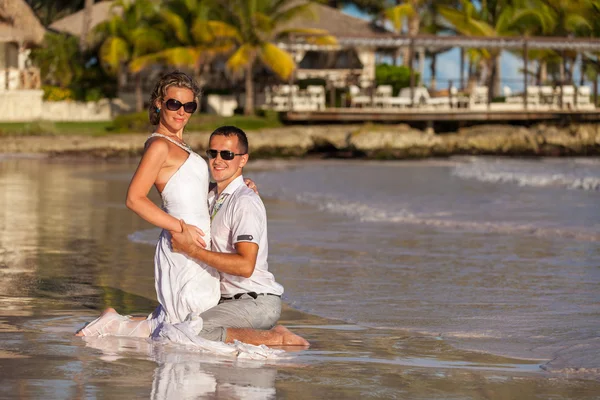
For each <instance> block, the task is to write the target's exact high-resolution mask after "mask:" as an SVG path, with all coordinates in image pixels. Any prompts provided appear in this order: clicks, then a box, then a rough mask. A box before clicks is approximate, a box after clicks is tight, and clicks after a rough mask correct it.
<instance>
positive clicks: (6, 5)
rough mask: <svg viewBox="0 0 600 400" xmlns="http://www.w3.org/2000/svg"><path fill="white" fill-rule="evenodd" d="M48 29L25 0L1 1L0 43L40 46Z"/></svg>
mask: <svg viewBox="0 0 600 400" xmlns="http://www.w3.org/2000/svg"><path fill="white" fill-rule="evenodd" d="M45 34H46V29H45V28H44V26H43V25H42V23H41V22H40V20H39V19H38V17H37V16H36V15H35V13H34V12H33V10H32V9H31V7H29V5H28V4H27V3H26V2H25V1H24V0H0V42H18V43H25V44H34V45H39V44H41V43H42V41H43V40H44V35H45Z"/></svg>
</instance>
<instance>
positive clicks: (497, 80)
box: [492, 53, 527, 97]
mask: <svg viewBox="0 0 600 400" xmlns="http://www.w3.org/2000/svg"><path fill="white" fill-rule="evenodd" d="M525 73H527V72H525ZM493 74H494V93H492V94H493V97H498V96H499V95H500V93H502V74H501V71H500V53H498V55H496V56H495V57H494V67H493Z"/></svg>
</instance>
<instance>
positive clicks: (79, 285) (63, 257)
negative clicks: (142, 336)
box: [0, 160, 600, 399]
mask: <svg viewBox="0 0 600 400" xmlns="http://www.w3.org/2000/svg"><path fill="white" fill-rule="evenodd" d="M133 168H134V165H133V164H131V165H128V164H106V163H101V164H86V163H66V162H58V161H47V160H46V161H39V160H38V161H36V160H33V161H32V160H11V161H10V162H5V163H4V164H2V165H0V179H2V180H3V182H4V185H5V189H6V191H7V192H8V193H9V194H7V195H6V196H0V209H3V210H5V211H4V214H3V215H4V217H3V219H2V222H1V223H2V224H3V230H2V232H3V233H2V234H0V398H14V397H18V398H22V399H33V398H110V399H113V398H124V399H131V398H149V397H150V398H154V399H161V398H186V397H187V398H198V397H200V398H203V397H204V398H234V399H235V398H243V399H247V398H250V399H252V398H262V399H264V398H267V399H268V398H461V399H464V398H476V399H479V398H485V399H507V398H515V397H518V398H569V399H572V398H576V399H595V398H597V397H598V395H597V394H598V393H600V382H599V381H598V380H597V376H599V375H598V374H596V375H595V376H596V378H594V377H592V379H589V380H583V379H581V378H583V377H584V375H582V374H580V373H579V371H558V373H553V372H551V371H550V372H549V371H544V370H543V369H541V368H540V365H543V364H544V363H545V362H546V361H547V360H531V359H526V360H519V359H517V358H509V357H499V356H494V355H491V354H489V353H484V352H477V351H467V350H464V349H460V348H457V347H455V346H453V343H452V342H451V338H449V337H448V336H445V335H441V336H440V335H436V334H431V335H425V334H419V333H417V332H414V331H406V330H402V329H397V328H394V327H388V328H383V327H379V328H373V327H368V326H364V325H362V326H361V325H359V324H358V323H357V324H347V323H344V322H340V321H334V320H329V319H325V318H319V317H316V316H314V315H310V314H306V313H303V312H300V311H297V310H293V309H289V308H288V309H285V310H284V313H283V315H282V321H281V322H282V323H283V324H284V325H286V326H289V327H290V328H291V329H293V330H294V331H297V332H298V333H300V334H301V335H302V336H304V337H306V338H307V339H308V340H309V341H310V342H311V343H312V346H311V348H310V349H309V350H304V351H300V352H298V353H293V354H290V359H287V360H284V361H283V362H281V361H278V362H276V363H268V364H263V363H257V362H255V361H248V362H240V361H239V360H235V359H227V358H217V357H215V356H208V355H203V354H199V353H196V352H189V351H187V350H185V349H172V348H171V349H164V348H159V347H157V346H154V345H152V344H150V343H147V342H145V341H137V340H136V339H116V340H115V338H105V339H104V340H103V341H101V342H95V343H94V342H93V341H87V339H86V340H85V341H84V340H82V339H81V338H75V337H73V333H74V332H75V330H77V329H78V328H80V327H81V326H82V325H83V324H84V323H85V322H87V321H89V320H90V319H93V318H94V317H95V316H96V315H97V310H98V309H102V308H103V307H105V306H106V305H112V306H115V307H116V308H117V309H118V311H120V312H122V313H125V314H129V313H132V314H144V313H147V312H149V311H151V310H152V309H153V308H154V305H155V304H156V303H155V297H154V284H153V277H152V272H153V271H152V270H153V268H152V265H153V264H152V256H153V254H152V253H153V252H152V248H151V247H150V246H148V245H146V244H140V243H135V242H131V241H129V240H128V239H127V236H128V235H130V234H131V233H133V232H141V231H146V230H147V229H149V228H150V227H149V226H148V225H147V224H145V223H143V222H142V221H141V220H140V219H139V218H138V217H136V216H135V215H133V214H132V213H130V212H129V211H128V210H126V209H125V207H124V206H122V202H123V198H124V193H125V190H126V187H127V184H128V182H129V179H130V177H131V171H132V169H133ZM292 206H293V207H296V206H295V205H292ZM277 207H280V208H279V211H278V208H277ZM271 209H272V210H273V211H272V213H271V215H270V219H271V220H272V221H273V222H274V223H275V224H276V225H274V227H275V228H277V227H278V225H277V224H279V225H280V226H279V227H280V228H281V226H283V225H285V224H288V225H286V226H285V227H284V228H286V229H279V231H278V232H281V234H282V235H285V234H288V235H291V233H290V230H289V229H287V226H289V224H290V223H294V221H292V222H290V221H287V220H285V218H289V214H287V213H284V212H282V211H281V210H282V209H281V205H277V204H275V205H274V206H273V207H272V208H271ZM6 210H11V211H14V214H20V215H12V214H13V213H11V212H9V211H6ZM15 210H16V211H15ZM284 211H285V210H284ZM278 212H279V213H280V214H285V215H283V216H281V217H280V218H279V217H278V214H277V213H278ZM310 212H311V213H312V211H310ZM272 217H273V218H272ZM306 220H307V221H308V222H310V223H316V222H319V223H321V224H322V221H314V220H311V219H310V218H307V219H306ZM278 221H279V222H278ZM334 222H335V221H334ZM332 224H333V222H332ZM332 226H333V225H332ZM317 228H318V226H316V227H315V228H314V230H316V229H317ZM310 231H311V232H312V231H313V227H310ZM331 240H333V239H331ZM335 240H338V239H335ZM285 243H294V238H293V237H290V238H289V240H287V242H284V243H283V245H284V244H285ZM378 243H380V242H378ZM411 243H417V242H410V241H405V242H402V243H399V244H395V243H394V244H393V246H392V248H396V247H400V246H404V247H403V248H404V249H409V250H410V249H411V247H410V246H411ZM467 244H468V243H467ZM283 245H282V249H281V250H280V251H286V249H285V247H283ZM300 245H302V243H300ZM415 246H417V244H415ZM336 249H337V247H336V248H335V249H334V250H336ZM313 250H314V255H320V254H321V253H323V252H324V250H319V249H316V250H315V249H313ZM525 250H526V249H525ZM525 250H523V251H525ZM361 251H362V250H361ZM319 252H320V253H319ZM339 253H340V252H339V251H337V250H336V251H335V256H336V257H338V258H339ZM358 253H359V250H358V248H357V250H356V254H354V253H351V252H349V256H348V260H347V261H348V264H344V263H341V266H340V267H339V269H340V270H341V271H342V272H340V274H342V273H343V274H344V276H349V277H350V278H351V279H352V281H351V286H350V287H345V288H344V291H340V293H346V292H347V293H349V294H351V295H352V296H354V298H359V299H360V301H361V302H362V303H364V302H366V301H375V300H376V299H374V298H373V297H367V296H364V297H357V296H356V293H359V292H360V290H359V289H361V288H362V287H363V285H364V284H365V280H366V279H367V278H369V274H370V273H371V269H370V268H367V267H368V266H366V267H365V269H357V268H354V270H352V269H351V268H348V266H349V265H351V263H355V264H356V263H359V262H360V261H361V258H360V257H367V256H369V254H363V255H361V254H358ZM430 253H431V252H430ZM434 255H435V254H434ZM359 256H360V257H359ZM430 256H431V254H430ZM540 256H541V255H540ZM399 257H400V256H399ZM402 257H404V258H406V257H409V258H410V254H409V255H408V256H407V255H406V254H403V255H402ZM323 258H326V257H323ZM313 259H318V257H314V258H313ZM278 261H279V262H276V263H274V264H276V266H277V268H278V269H279V271H278V272H279V276H281V277H282V278H284V277H285V276H286V274H288V275H292V274H293V275H300V274H299V273H298V272H297V271H296V270H294V269H293V268H295V267H296V266H301V267H302V271H303V272H302V276H303V277H305V278H310V279H313V280H312V281H311V282H313V283H315V282H319V279H321V280H322V282H323V283H321V284H320V285H321V287H327V288H329V289H331V288H333V287H334V286H335V285H341V283H339V282H338V283H336V282H334V281H333V279H332V275H327V276H324V275H323V269H324V268H327V269H328V270H332V269H333V268H336V265H337V264H333V263H332V264H325V263H324V262H322V261H319V262H318V263H317V264H314V265H311V264H310V260H309V261H306V260H305V259H300V260H299V261H298V262H297V263H296V264H293V265H291V266H290V272H287V273H286V271H285V270H284V268H285V267H286V263H285V260H281V259H280V260H278ZM409 261H410V260H409ZM409 261H406V260H404V261H403V262H405V263H407V262H409ZM395 271H396V272H398V271H399V270H395ZM401 271H402V272H403V273H406V274H411V273H413V271H412V270H411V269H409V268H405V269H402V270H401ZM390 274H391V272H390V273H389V274H387V275H386V277H388V279H389V277H390ZM438 275H439V274H438V271H432V272H431V278H435V277H437V276H438ZM416 276H417V275H416V274H414V277H416ZM469 276H470V277H471V279H473V277H474V275H473V274H471V275H469ZM477 276H478V275H476V276H475V278H476V277H477ZM481 276H482V279H483V277H485V276H486V275H481ZM408 278H410V276H408V275H406V276H403V277H402V279H398V280H397V281H394V280H390V282H388V283H389V285H390V287H393V289H394V290H397V291H398V290H400V291H402V290H404V289H405V288H404V287H402V286H401V284H403V285H410V284H414V282H420V281H419V280H417V278H414V280H411V279H408ZM428 278H429V276H428ZM482 282H483V280H482ZM485 282H488V283H489V281H485ZM471 284H472V285H479V286H482V285H481V284H480V283H479V282H477V281H475V282H472V283H470V285H471ZM313 286H314V287H312V288H307V285H306V281H305V280H298V281H297V282H296V283H295V284H289V285H288V286H287V288H288V289H289V292H290V293H291V292H293V291H294V290H297V291H298V292H300V291H302V292H306V293H309V292H310V290H308V289H315V288H318V287H319V286H318V285H317V284H314V285H313ZM460 287H461V288H462V286H460ZM469 287H471V286H469ZM378 289H381V287H378ZM408 289H409V288H408ZM432 292H433V291H429V292H428V293H432ZM331 304H339V306H340V307H344V306H345V305H344V303H343V302H342V301H341V300H340V297H339V294H338V295H336V296H335V297H333V298H332V299H331ZM402 304H403V305H404V306H405V307H406V308H407V310H406V312H405V313H404V314H403V315H404V316H405V318H406V316H407V315H410V314H408V313H409V312H418V309H416V308H413V307H412V304H411V303H410V302H406V303H402ZM590 304H592V303H590ZM330 307H332V306H331V305H330ZM345 307H346V308H347V305H346V306H345ZM433 311H435V312H443V311H445V310H437V309H436V310H433ZM590 315H593V314H590ZM484 339H485V338H484ZM573 344H574V345H575V346H574V347H573V349H574V350H577V351H583V352H585V349H584V348H581V347H579V348H578V347H576V345H577V343H573ZM578 349H579V350H578ZM577 357H579V358H581V356H577Z"/></svg>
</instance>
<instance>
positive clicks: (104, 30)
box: [95, 0, 165, 111]
mask: <svg viewBox="0 0 600 400" xmlns="http://www.w3.org/2000/svg"><path fill="white" fill-rule="evenodd" d="M112 10H113V15H112V16H111V18H110V19H109V20H108V21H105V22H103V23H102V24H99V25H98V26H97V27H96V30H95V31H96V33H98V34H99V35H100V36H101V37H102V45H101V46H100V50H99V58H100V63H101V65H102V67H103V68H104V69H105V70H106V71H107V72H108V73H109V74H111V75H116V76H117V77H119V78H120V77H122V75H123V74H124V73H126V72H128V71H129V72H132V73H133V75H134V79H135V93H136V110H137V111H142V109H143V107H144V100H143V97H142V82H141V75H140V71H141V68H140V69H136V70H135V71H134V70H132V69H131V68H129V67H128V65H129V64H130V63H132V62H133V61H135V60H136V59H137V58H139V57H142V56H144V55H145V54H148V53H152V52H155V51H157V50H158V49H160V48H162V46H163V44H164V42H165V40H164V34H163V33H162V32H161V31H160V30H159V29H156V28H155V27H154V26H153V22H154V20H155V18H156V15H157V10H158V5H157V3H156V2H154V1H152V0H116V1H115V2H114V3H113V5H112ZM120 81H121V79H119V82H120Z"/></svg>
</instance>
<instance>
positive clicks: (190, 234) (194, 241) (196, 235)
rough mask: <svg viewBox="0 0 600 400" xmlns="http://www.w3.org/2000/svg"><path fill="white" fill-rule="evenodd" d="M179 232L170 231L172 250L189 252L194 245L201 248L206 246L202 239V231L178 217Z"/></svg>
mask: <svg viewBox="0 0 600 400" xmlns="http://www.w3.org/2000/svg"><path fill="white" fill-rule="evenodd" d="M179 224H180V226H181V232H173V231H171V247H172V248H173V251H176V252H179V253H190V252H192V250H193V249H194V246H199V247H201V248H205V247H206V243H205V242H204V240H203V239H202V236H204V232H202V230H201V229H200V228H198V227H196V226H194V225H188V224H186V223H185V221H184V220H182V219H180V220H179Z"/></svg>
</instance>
